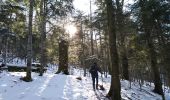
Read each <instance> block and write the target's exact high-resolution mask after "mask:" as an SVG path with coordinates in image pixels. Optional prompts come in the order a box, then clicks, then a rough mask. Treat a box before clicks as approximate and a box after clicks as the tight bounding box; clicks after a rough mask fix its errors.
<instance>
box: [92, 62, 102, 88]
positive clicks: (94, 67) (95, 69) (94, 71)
mask: <svg viewBox="0 0 170 100" xmlns="http://www.w3.org/2000/svg"><path fill="white" fill-rule="evenodd" d="M98 71H99V72H100V73H101V74H102V72H101V69H100V68H99V67H98V65H97V63H96V62H94V63H93V65H92V66H91V67H90V70H89V72H90V73H91V76H92V81H93V90H95V80H96V89H98Z"/></svg>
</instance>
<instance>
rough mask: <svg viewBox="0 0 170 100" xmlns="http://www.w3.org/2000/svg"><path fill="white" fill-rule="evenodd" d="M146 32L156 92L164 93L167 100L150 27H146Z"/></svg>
mask: <svg viewBox="0 0 170 100" xmlns="http://www.w3.org/2000/svg"><path fill="white" fill-rule="evenodd" d="M145 32H146V34H147V43H148V47H149V54H150V60H151V68H152V71H153V74H154V85H155V88H154V92H155V93H158V94H160V95H162V98H163V100H165V97H164V93H163V89H162V82H161V78H160V72H159V69H158V66H157V57H156V52H155V49H154V45H153V42H152V37H151V33H150V30H149V29H145Z"/></svg>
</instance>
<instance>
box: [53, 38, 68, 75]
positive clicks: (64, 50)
mask: <svg viewBox="0 0 170 100" xmlns="http://www.w3.org/2000/svg"><path fill="white" fill-rule="evenodd" d="M60 72H63V74H66V75H68V74H69V72H68V42H67V41H66V40H61V41H60V42H59V68H58V71H57V72H56V74H58V73H60Z"/></svg>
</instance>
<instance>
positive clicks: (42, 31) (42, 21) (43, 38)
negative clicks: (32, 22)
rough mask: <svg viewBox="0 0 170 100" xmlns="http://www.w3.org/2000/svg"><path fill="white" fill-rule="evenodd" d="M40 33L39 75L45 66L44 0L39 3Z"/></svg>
mask: <svg viewBox="0 0 170 100" xmlns="http://www.w3.org/2000/svg"><path fill="white" fill-rule="evenodd" d="M40 15H41V16H40V28H39V29H40V33H41V51H40V52H41V58H40V63H41V67H40V76H42V75H43V72H44V71H43V69H44V67H45V66H46V60H47V59H46V0H41V4H40Z"/></svg>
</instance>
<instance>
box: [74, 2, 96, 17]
mask: <svg viewBox="0 0 170 100" xmlns="http://www.w3.org/2000/svg"><path fill="white" fill-rule="evenodd" d="M91 1H92V7H91V8H92V12H94V11H95V9H97V6H95V5H94V0H91ZM73 4H74V7H75V9H78V10H81V11H83V12H84V13H85V14H89V13H90V0H74V2H73Z"/></svg>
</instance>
